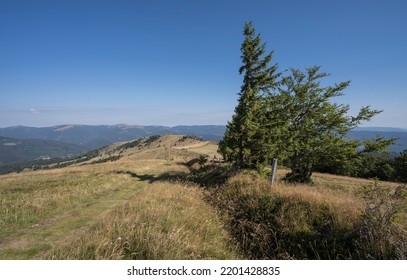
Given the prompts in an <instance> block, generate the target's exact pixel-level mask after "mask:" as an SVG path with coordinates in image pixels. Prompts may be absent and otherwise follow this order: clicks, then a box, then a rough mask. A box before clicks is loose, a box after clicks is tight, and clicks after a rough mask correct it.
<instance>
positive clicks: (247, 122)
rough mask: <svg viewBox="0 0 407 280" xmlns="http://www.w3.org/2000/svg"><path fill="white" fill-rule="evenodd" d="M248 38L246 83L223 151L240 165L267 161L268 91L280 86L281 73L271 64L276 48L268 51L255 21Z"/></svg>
mask: <svg viewBox="0 0 407 280" xmlns="http://www.w3.org/2000/svg"><path fill="white" fill-rule="evenodd" d="M243 34H244V41H243V43H242V46H241V52H242V55H241V59H242V63H243V65H242V66H241V67H240V69H239V74H244V76H243V85H242V86H241V90H240V92H239V93H238V96H239V98H238V105H237V106H236V108H235V114H234V115H233V117H232V120H231V121H230V122H228V124H227V127H226V132H225V136H224V139H223V140H222V141H221V142H220V144H219V151H220V152H221V154H222V155H223V156H224V158H225V159H226V160H227V161H229V162H233V163H235V164H236V165H237V166H238V167H253V166H254V165H256V164H257V163H261V162H264V161H265V160H266V158H267V154H265V153H264V151H265V150H266V146H267V139H268V138H269V137H268V136H267V134H268V132H267V131H266V129H265V128H266V124H267V115H266V114H265V112H266V108H265V106H266V104H267V102H266V99H265V98H264V97H265V96H266V95H268V94H270V91H272V90H273V89H275V88H276V85H277V79H278V77H279V75H280V74H279V73H277V64H274V65H272V66H269V64H270V62H271V60H272V57H273V52H270V53H269V54H267V55H265V53H266V44H264V43H262V42H261V38H260V34H256V30H255V28H254V27H253V24H252V22H248V23H245V26H244V31H243Z"/></svg>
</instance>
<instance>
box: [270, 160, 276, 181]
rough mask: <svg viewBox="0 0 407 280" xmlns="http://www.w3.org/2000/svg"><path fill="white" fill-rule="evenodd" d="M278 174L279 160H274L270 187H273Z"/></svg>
mask: <svg viewBox="0 0 407 280" xmlns="http://www.w3.org/2000/svg"><path fill="white" fill-rule="evenodd" d="M276 172H277V159H276V158H273V163H272V165H271V176H270V185H273V183H274V179H275V178H276Z"/></svg>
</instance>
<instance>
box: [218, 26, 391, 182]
mask: <svg viewBox="0 0 407 280" xmlns="http://www.w3.org/2000/svg"><path fill="white" fill-rule="evenodd" d="M241 51H242V56H241V58H242V62H243V65H242V66H241V67H240V69H239V73H240V74H242V73H244V78H243V85H242V87H241V91H240V93H239V98H238V105H237V106H236V108H235V114H234V115H233V117H232V120H231V121H230V122H229V123H228V124H227V129H226V132H225V136H224V139H223V140H222V141H221V142H220V144H219V151H220V153H221V154H222V155H223V156H224V158H225V159H226V160H227V161H229V162H231V163H233V164H235V165H236V166H237V167H239V168H242V167H243V168H245V167H249V168H254V167H256V166H259V164H264V163H267V162H269V161H270V160H271V159H272V158H280V159H282V160H285V162H287V163H288V165H289V167H290V168H291V173H289V174H288V175H287V176H286V179H287V180H289V181H293V182H302V183H306V182H310V181H311V175H312V172H313V171H314V169H315V166H316V164H317V163H320V162H324V163H326V164H328V165H335V164H338V163H340V164H341V165H348V166H350V165H352V164H354V163H355V161H358V160H359V161H360V157H361V155H362V154H364V153H371V152H375V151H378V152H385V151H386V147H387V146H389V145H391V144H394V141H395V140H396V139H388V140H386V139H383V138H382V137H380V136H377V137H376V138H375V139H373V140H365V141H363V142H360V141H357V140H350V139H348V138H347V134H348V133H349V132H350V131H351V130H352V129H354V128H355V127H357V126H358V125H360V124H361V123H362V122H363V121H369V120H370V119H371V118H372V117H374V116H375V115H377V114H379V113H380V112H381V111H378V110H372V109H370V107H369V106H366V107H362V108H361V110H360V112H359V114H358V115H357V116H349V115H348V111H349V109H350V108H349V106H348V105H343V104H337V103H335V102H332V101H331V100H332V98H335V97H339V96H342V95H343V90H345V89H346V88H347V87H348V86H349V84H350V82H349V81H346V82H341V83H339V84H334V85H333V86H321V82H320V80H321V79H323V78H325V77H327V76H329V74H327V73H323V72H320V67H319V66H313V67H309V68H306V69H305V71H304V72H303V71H301V70H298V69H291V70H290V71H289V72H288V73H289V74H288V75H286V76H284V77H282V79H281V80H278V79H279V78H280V76H281V74H280V73H277V64H274V65H273V66H271V67H269V66H268V65H269V63H270V62H271V59H272V54H273V53H272V52H271V53H270V54H269V55H267V56H264V54H265V52H266V50H265V44H264V43H263V44H262V43H261V38H260V35H258V34H257V35H256V33H255V29H254V27H253V25H252V23H251V22H249V23H246V24H245V28H244V41H243V43H242V47H241ZM389 172H390V171H389Z"/></svg>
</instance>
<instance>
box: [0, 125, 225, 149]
mask: <svg viewBox="0 0 407 280" xmlns="http://www.w3.org/2000/svg"><path fill="white" fill-rule="evenodd" d="M224 132H225V126H223V125H196V126H174V127H167V126H141V125H124V124H119V125H59V126H52V127H40V128H37V127H26V126H13V127H6V128H0V136H4V137H11V138H18V139H44V140H55V141H61V142H65V143H71V144H75V145H78V146H82V147H85V148H88V149H96V148H100V147H102V146H106V145H109V144H111V143H114V142H120V141H129V140H133V139H137V138H141V137H145V136H152V135H161V134H189V135H193V136H197V137H201V138H203V139H204V140H220V139H222V138H223V134H224Z"/></svg>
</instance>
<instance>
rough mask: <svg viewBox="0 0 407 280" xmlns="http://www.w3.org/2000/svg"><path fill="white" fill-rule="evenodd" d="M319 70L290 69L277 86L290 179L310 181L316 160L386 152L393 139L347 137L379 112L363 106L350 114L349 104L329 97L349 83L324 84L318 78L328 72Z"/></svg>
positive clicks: (333, 161) (330, 161) (334, 160)
mask: <svg viewBox="0 0 407 280" xmlns="http://www.w3.org/2000/svg"><path fill="white" fill-rule="evenodd" d="M319 69H320V67H319V66H314V67H310V68H306V71H305V72H301V71H300V70H298V69H291V74H290V75H289V76H287V77H284V78H283V86H282V87H281V88H280V96H279V99H280V100H284V115H281V116H279V117H280V118H283V119H284V120H285V126H286V127H287V129H286V130H285V135H284V136H283V139H284V141H285V142H286V145H284V147H285V149H286V156H287V160H288V164H289V166H290V168H291V173H289V174H287V176H286V179H288V180H289V181H293V182H301V183H308V182H310V181H311V175H312V172H313V170H314V166H315V165H316V163H320V162H325V163H327V164H331V165H334V164H336V163H339V162H340V163H343V162H346V161H351V162H355V159H357V158H358V156H359V155H361V154H362V153H368V152H375V151H378V152H383V151H386V147H387V146H389V145H390V144H393V143H394V140H395V139H388V140H385V139H383V138H382V137H380V136H378V137H376V139H373V140H365V141H363V142H359V141H356V140H351V139H349V138H348V137H347V135H348V133H349V131H350V130H352V129H353V128H355V127H357V126H359V125H360V124H361V123H362V122H363V121H369V120H370V119H371V118H372V117H374V116H375V115H377V114H379V113H380V112H381V111H378V110H372V109H370V107H369V106H366V107H363V108H362V109H361V110H360V112H359V114H358V115H357V116H349V115H348V111H349V109H350V107H349V105H344V104H337V103H335V102H332V101H331V99H332V98H334V97H338V96H342V95H343V90H344V89H346V88H347V87H348V86H349V83H350V82H349V81H346V82H341V83H339V84H335V85H333V86H327V87H323V86H321V85H320V80H321V79H322V78H325V77H327V76H328V74H326V73H321V72H319ZM280 143H282V141H280Z"/></svg>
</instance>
